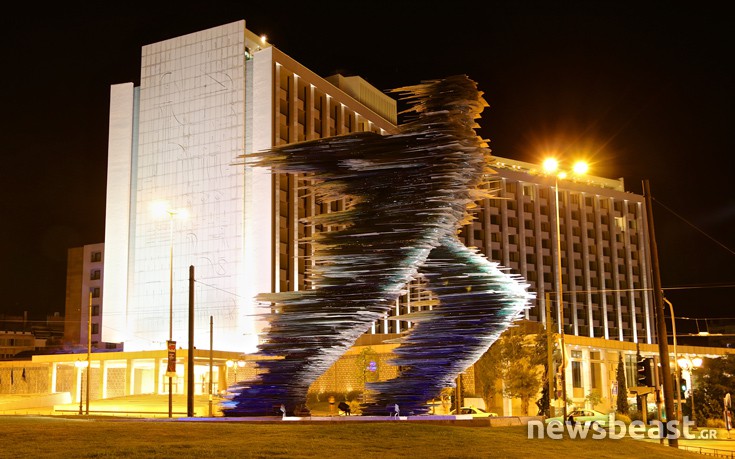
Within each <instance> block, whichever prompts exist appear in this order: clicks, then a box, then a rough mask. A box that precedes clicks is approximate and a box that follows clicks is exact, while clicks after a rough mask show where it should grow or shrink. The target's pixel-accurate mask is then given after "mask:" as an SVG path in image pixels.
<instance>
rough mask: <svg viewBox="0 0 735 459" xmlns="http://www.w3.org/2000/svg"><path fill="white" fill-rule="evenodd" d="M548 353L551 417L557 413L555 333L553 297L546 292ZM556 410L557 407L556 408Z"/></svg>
mask: <svg viewBox="0 0 735 459" xmlns="http://www.w3.org/2000/svg"><path fill="white" fill-rule="evenodd" d="M546 351H547V362H546V377H547V378H548V381H547V383H548V386H549V388H548V391H549V417H552V416H554V415H555V414H556V413H553V412H552V411H551V400H552V397H553V400H556V391H555V390H554V377H555V373H556V372H555V371H554V331H553V330H552V328H551V295H550V294H549V292H546ZM554 408H556V407H554Z"/></svg>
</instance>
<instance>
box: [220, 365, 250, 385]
mask: <svg viewBox="0 0 735 459" xmlns="http://www.w3.org/2000/svg"><path fill="white" fill-rule="evenodd" d="M225 365H227V368H230V369H231V370H232V372H233V381H232V383H233V384H236V383H237V370H238V368H245V365H246V362H245V361H244V360H242V359H238V360H228V361H226V362H225Z"/></svg>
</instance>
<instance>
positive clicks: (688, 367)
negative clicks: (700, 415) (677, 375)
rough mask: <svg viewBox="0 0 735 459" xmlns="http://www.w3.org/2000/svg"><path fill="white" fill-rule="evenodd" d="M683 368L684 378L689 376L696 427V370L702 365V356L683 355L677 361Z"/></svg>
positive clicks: (693, 421) (693, 417) (693, 419)
mask: <svg viewBox="0 0 735 459" xmlns="http://www.w3.org/2000/svg"><path fill="white" fill-rule="evenodd" d="M676 362H677V363H678V364H679V366H680V367H681V369H682V370H684V378H685V379H686V378H687V376H688V377H689V378H688V379H689V385H688V387H689V396H690V397H691V399H692V423H693V424H694V426H695V427H696V425H697V422H696V419H695V415H694V370H695V369H697V368H699V367H701V366H702V358H701V357H694V358H689V357H688V356H683V357H681V358H680V359H679V360H677V361H676Z"/></svg>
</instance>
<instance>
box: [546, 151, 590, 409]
mask: <svg viewBox="0 0 735 459" xmlns="http://www.w3.org/2000/svg"><path fill="white" fill-rule="evenodd" d="M543 169H544V171H545V172H546V173H547V174H553V175H554V210H555V218H554V220H555V223H556V225H555V226H556V301H557V311H558V321H559V337H560V345H561V378H560V379H561V397H562V416H563V419H564V420H565V422H566V419H567V375H566V373H567V355H566V347H565V343H564V300H563V287H562V282H563V277H562V272H561V271H562V261H561V223H560V221H559V179H564V178H566V176H567V173H566V172H564V171H560V170H559V162H558V161H557V160H556V159H555V158H547V159H546V160H545V161H544V163H543ZM587 169H588V167H587V163H585V162H583V161H577V162H576V163H574V166H573V168H572V170H573V172H574V173H575V174H577V175H584V174H585V173H587ZM547 326H548V324H547ZM549 351H550V352H551V350H549Z"/></svg>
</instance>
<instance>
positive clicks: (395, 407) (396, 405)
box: [393, 403, 401, 419]
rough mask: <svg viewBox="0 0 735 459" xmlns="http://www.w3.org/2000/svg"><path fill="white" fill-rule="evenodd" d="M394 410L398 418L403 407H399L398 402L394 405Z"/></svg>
mask: <svg viewBox="0 0 735 459" xmlns="http://www.w3.org/2000/svg"><path fill="white" fill-rule="evenodd" d="M393 411H394V412H395V415H396V419H398V417H399V416H400V415H401V409H400V408H398V403H396V404H395V406H393Z"/></svg>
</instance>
